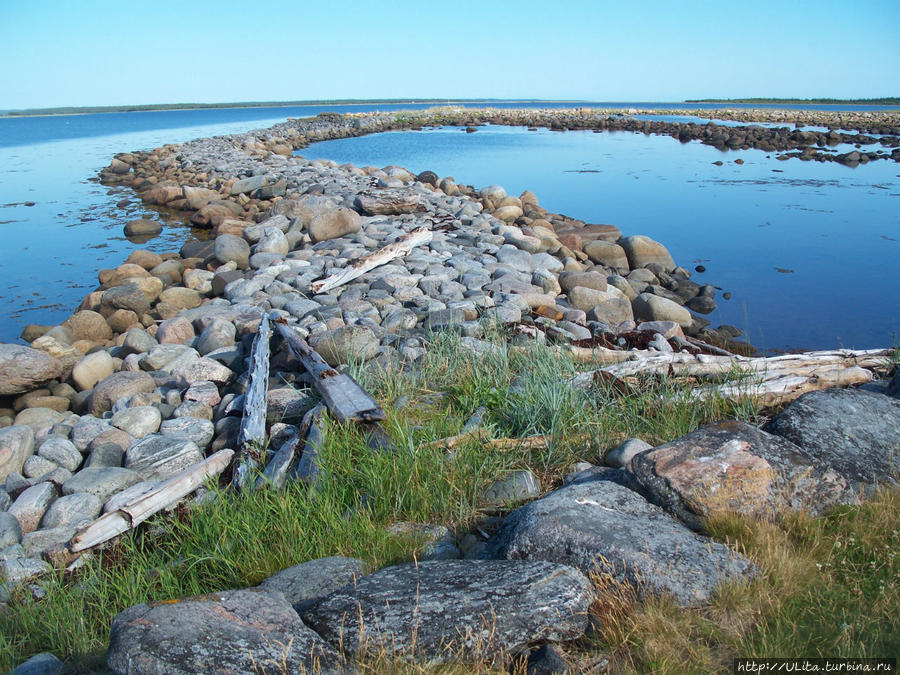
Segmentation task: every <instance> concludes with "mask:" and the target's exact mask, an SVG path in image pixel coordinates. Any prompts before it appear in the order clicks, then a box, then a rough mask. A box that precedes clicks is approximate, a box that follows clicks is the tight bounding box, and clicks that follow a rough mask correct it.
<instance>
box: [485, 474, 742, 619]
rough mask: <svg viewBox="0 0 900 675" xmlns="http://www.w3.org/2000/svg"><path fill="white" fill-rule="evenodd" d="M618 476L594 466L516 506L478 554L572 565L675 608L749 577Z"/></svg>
mask: <svg viewBox="0 0 900 675" xmlns="http://www.w3.org/2000/svg"><path fill="white" fill-rule="evenodd" d="M623 473H624V472H622V471H621V470H614V469H608V470H606V471H603V470H602V469H600V468H598V470H596V471H595V472H592V474H591V475H590V476H588V477H587V478H585V479H584V480H577V481H575V482H573V483H571V484H570V485H567V486H565V487H562V488H559V489H558V490H556V491H554V492H551V493H550V494H549V495H547V496H545V497H542V498H541V499H538V500H536V501H533V502H531V503H530V504H526V505H525V506H522V507H520V508H518V509H516V510H515V511H513V512H512V513H511V514H510V515H509V516H507V517H506V519H505V520H504V521H503V524H502V526H501V527H500V531H499V532H498V533H497V534H496V535H495V537H494V538H493V539H491V541H490V542H488V547H487V550H486V555H488V556H490V557H495V558H506V559H509V560H549V561H553V562H558V563H563V564H566V565H572V566H573V567H577V568H578V569H580V570H581V571H582V572H584V573H585V574H590V573H592V572H599V573H601V574H605V575H609V576H610V577H612V578H613V579H614V580H615V581H617V582H620V583H625V584H628V585H630V586H632V587H633V588H634V589H635V590H636V591H637V592H638V595H639V596H641V597H643V596H648V595H655V594H668V595H671V596H672V597H673V598H674V599H675V601H676V602H678V603H679V604H681V605H695V604H702V603H706V602H708V601H709V599H710V598H711V597H712V593H713V590H714V589H715V587H716V586H717V585H718V584H719V583H720V582H723V581H733V580H735V579H740V578H742V577H747V576H749V575H751V574H753V573H754V568H753V566H752V564H751V563H750V562H749V561H747V560H746V559H744V558H743V557H742V556H740V555H739V554H737V553H735V552H734V551H732V550H731V549H729V548H728V547H726V546H724V545H723V544H720V543H717V542H714V541H712V540H710V539H708V538H706V537H703V536H700V535H698V534H696V533H695V532H692V531H691V530H689V529H688V528H687V527H685V526H684V525H683V524H681V523H680V522H679V521H677V520H676V519H675V518H673V517H672V516H670V515H669V514H668V513H666V512H665V511H664V510H663V509H662V508H660V507H658V506H656V505H654V504H651V503H649V502H648V501H647V500H646V499H644V498H643V497H642V496H641V495H639V494H638V493H637V492H634V491H632V490H630V489H628V488H627V487H625V486H623V485H621V484H619V483H621V482H625V483H627V481H626V480H624V478H623V476H622V474H623ZM617 481H618V482H617Z"/></svg>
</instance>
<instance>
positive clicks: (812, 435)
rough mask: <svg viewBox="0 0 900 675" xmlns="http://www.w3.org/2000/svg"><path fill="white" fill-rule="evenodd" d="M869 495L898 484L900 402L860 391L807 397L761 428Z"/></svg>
mask: <svg viewBox="0 0 900 675" xmlns="http://www.w3.org/2000/svg"><path fill="white" fill-rule="evenodd" d="M763 428H764V429H765V430H766V431H768V432H769V433H772V434H777V435H779V436H782V437H784V438H786V439H787V440H789V441H791V442H792V443H795V444H797V445H799V446H800V447H802V448H803V450H804V451H806V454H807V455H809V456H810V457H812V458H813V459H815V460H817V461H818V462H821V463H824V464H826V465H827V466H830V467H831V468H832V469H834V470H835V471H837V472H839V473H841V474H843V475H844V476H846V478H847V479H848V480H849V481H850V484H851V486H852V487H853V488H854V490H858V491H862V492H868V491H869V490H870V489H871V488H872V487H874V485H876V484H893V485H897V484H898V478H897V477H898V469H900V454H898V448H900V401H898V400H897V399H894V398H891V397H889V396H884V395H882V394H874V393H870V392H867V391H861V390H857V389H826V390H823V391H813V392H809V393H808V394H803V396H801V397H800V398H798V399H797V400H796V401H794V402H793V403H791V404H790V405H788V407H787V408H785V409H784V410H783V411H781V413H779V414H778V415H776V416H775V417H774V418H772V420H771V421H769V423H768V424H766V426H765V427H763Z"/></svg>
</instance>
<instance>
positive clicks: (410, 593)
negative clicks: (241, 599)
mask: <svg viewBox="0 0 900 675" xmlns="http://www.w3.org/2000/svg"><path fill="white" fill-rule="evenodd" d="M592 600H593V589H592V587H591V584H590V582H589V581H588V580H587V578H586V577H585V576H584V575H582V574H581V573H580V572H578V571H577V570H575V569H572V568H571V567H567V566H564V565H557V564H553V563H548V562H543V561H532V562H525V561H505V560H439V561H429V562H423V563H419V564H418V565H412V564H407V565H396V566H393V567H387V568H385V569H382V570H379V571H378V572H375V573H374V574H370V575H368V576H365V577H363V578H361V579H359V580H358V581H357V582H356V583H355V584H352V585H348V586H345V587H344V588H342V589H341V590H338V591H335V592H334V593H332V594H331V595H328V596H325V597H324V598H322V599H320V600H317V601H316V602H314V603H313V604H312V605H311V606H310V608H309V609H307V610H306V611H304V612H303V614H302V616H303V620H304V621H305V622H306V623H307V624H308V625H310V626H311V627H312V628H313V629H314V630H315V631H316V632H317V633H319V635H321V636H322V637H323V638H324V639H325V640H326V641H327V642H329V643H330V644H332V645H335V646H338V645H342V647H343V649H344V651H345V652H346V653H349V654H359V653H361V652H367V651H370V650H372V651H375V652H379V651H381V650H386V651H387V652H388V654H392V655H396V656H403V657H406V658H414V659H419V660H422V661H427V662H428V663H429V664H438V663H442V662H446V661H450V660H457V659H461V660H467V659H473V658H476V659H477V658H484V657H490V656H493V655H494V654H496V652H497V651H498V650H504V651H515V650H517V649H520V648H522V647H524V646H525V645H528V644H530V643H532V642H534V641H536V640H568V639H574V638H576V637H578V636H580V635H581V634H582V633H583V632H584V629H585V626H586V624H587V609H588V606H589V605H590V603H591V602H592Z"/></svg>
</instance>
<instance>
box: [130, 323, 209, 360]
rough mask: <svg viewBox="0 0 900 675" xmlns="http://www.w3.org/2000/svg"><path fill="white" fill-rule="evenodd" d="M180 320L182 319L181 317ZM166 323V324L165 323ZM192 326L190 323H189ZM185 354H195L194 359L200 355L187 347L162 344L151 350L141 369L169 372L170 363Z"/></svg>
mask: <svg viewBox="0 0 900 675" xmlns="http://www.w3.org/2000/svg"><path fill="white" fill-rule="evenodd" d="M179 318H180V317H179ZM164 323H165V322H164ZM188 325H190V323H188ZM193 334H194V329H193V328H191V336H192V337H193ZM185 354H193V355H194V357H195V358H196V357H199V356H200V355H199V354H198V353H197V351H196V350H194V349H191V348H190V347H188V346H187V345H182V344H161V345H157V346H156V347H154V348H153V349H151V350H150V351H149V352H148V353H147V355H146V356H144V357H143V358H142V359H141V367H142V368H145V369H147V370H167V369H168V366H169V364H170V363H172V362H173V361H175V360H176V359H179V358H181V357H184V356H185Z"/></svg>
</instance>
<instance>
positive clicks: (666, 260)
mask: <svg viewBox="0 0 900 675" xmlns="http://www.w3.org/2000/svg"><path fill="white" fill-rule="evenodd" d="M616 243H617V244H618V245H619V246H621V247H622V249H623V250H624V251H625V255H626V256H627V257H628V265H629V266H630V267H631V269H633V270H634V269H639V268H641V267H645V266H646V265H648V264H649V263H656V264H658V265H662V267H663V269H665V271H666V272H671V271H672V270H674V269H675V261H674V260H672V256H671V254H670V253H669V251H668V250H666V247H665V246H663V245H662V244H660V243H659V242H658V241H654V240H653V239H651V238H650V237H645V236H643V235H640V234H638V235H633V236H631V237H622V238H621V239H619V240H618V242H616Z"/></svg>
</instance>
